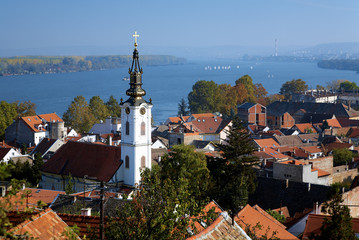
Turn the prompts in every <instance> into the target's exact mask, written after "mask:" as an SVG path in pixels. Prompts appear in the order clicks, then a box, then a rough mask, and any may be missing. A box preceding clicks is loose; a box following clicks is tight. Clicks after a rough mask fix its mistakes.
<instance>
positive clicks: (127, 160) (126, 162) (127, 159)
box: [125, 155, 130, 168]
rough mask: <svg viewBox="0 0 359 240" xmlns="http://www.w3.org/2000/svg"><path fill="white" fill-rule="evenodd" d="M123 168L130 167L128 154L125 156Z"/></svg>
mask: <svg viewBox="0 0 359 240" xmlns="http://www.w3.org/2000/svg"><path fill="white" fill-rule="evenodd" d="M125 168H130V157H129V156H128V155H126V157H125Z"/></svg>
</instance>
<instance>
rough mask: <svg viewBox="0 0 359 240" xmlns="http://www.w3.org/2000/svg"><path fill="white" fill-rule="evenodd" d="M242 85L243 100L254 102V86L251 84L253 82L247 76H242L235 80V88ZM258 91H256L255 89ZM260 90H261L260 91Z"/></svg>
mask: <svg viewBox="0 0 359 240" xmlns="http://www.w3.org/2000/svg"><path fill="white" fill-rule="evenodd" d="M240 84H242V85H243V86H244V87H245V89H246V94H247V98H246V99H245V101H246V102H253V103H254V102H256V100H257V99H256V96H255V94H258V93H259V92H258V93H255V90H256V89H255V86H254V84H253V80H252V78H251V77H250V76H249V75H244V76H242V77H240V78H239V79H237V80H236V86H237V85H240ZM262 87H263V86H262ZM257 90H258V89H257ZM261 90H262V89H261Z"/></svg>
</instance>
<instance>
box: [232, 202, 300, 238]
mask: <svg viewBox="0 0 359 240" xmlns="http://www.w3.org/2000/svg"><path fill="white" fill-rule="evenodd" d="M234 220H235V221H236V223H238V225H239V226H241V227H242V228H245V229H246V228H250V229H253V232H254V234H255V235H256V237H258V238H261V237H262V236H267V237H268V239H269V238H271V237H276V238H279V239H288V240H289V239H293V240H294V239H298V238H297V237H296V236H294V235H292V234H291V233H290V232H288V231H287V230H286V226H284V225H283V224H281V223H280V222H279V221H277V220H276V219H275V218H274V217H272V216H271V215H269V213H267V212H266V211H264V210H263V209H262V208H261V207H259V206H258V205H255V206H253V207H251V206H250V205H249V204H247V205H246V206H245V207H244V208H243V209H242V210H240V211H239V212H238V213H237V214H236V216H235V218H234ZM258 224H259V225H260V226H261V227H256V226H257V225H258Z"/></svg>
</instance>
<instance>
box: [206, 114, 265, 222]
mask: <svg viewBox="0 0 359 240" xmlns="http://www.w3.org/2000/svg"><path fill="white" fill-rule="evenodd" d="M227 134H228V135H227V139H226V140H225V143H224V144H221V145H219V146H218V147H219V149H220V151H222V158H208V164H207V166H208V169H209V170H210V174H211V178H212V181H213V185H212V186H213V187H212V188H211V191H210V197H211V198H212V199H214V200H216V201H217V202H218V203H219V205H221V206H222V207H224V208H225V209H228V210H229V212H230V213H231V214H232V216H234V214H235V213H236V212H237V211H238V210H239V207H240V206H244V205H245V204H246V203H247V202H248V195H249V194H250V193H253V192H254V190H255V188H256V175H255V172H254V170H253V166H255V165H257V164H258V158H256V157H254V156H253V155H252V154H253V152H254V150H255V148H254V145H253V142H252V139H251V138H250V134H249V132H248V131H247V130H246V129H245V128H244V126H243V124H242V122H240V121H239V120H238V118H234V120H233V122H232V126H231V127H230V129H229V130H228V131H227Z"/></svg>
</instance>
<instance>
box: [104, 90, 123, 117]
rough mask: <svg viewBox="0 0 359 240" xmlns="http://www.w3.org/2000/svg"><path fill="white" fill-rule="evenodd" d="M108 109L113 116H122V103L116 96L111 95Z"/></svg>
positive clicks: (107, 104)
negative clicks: (119, 102)
mask: <svg viewBox="0 0 359 240" xmlns="http://www.w3.org/2000/svg"><path fill="white" fill-rule="evenodd" d="M106 106H107V109H108V111H109V114H110V115H111V116H112V117H121V107H120V104H118V101H117V100H116V98H115V97H114V96H112V95H111V96H110V98H109V99H108V101H107V102H106Z"/></svg>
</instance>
